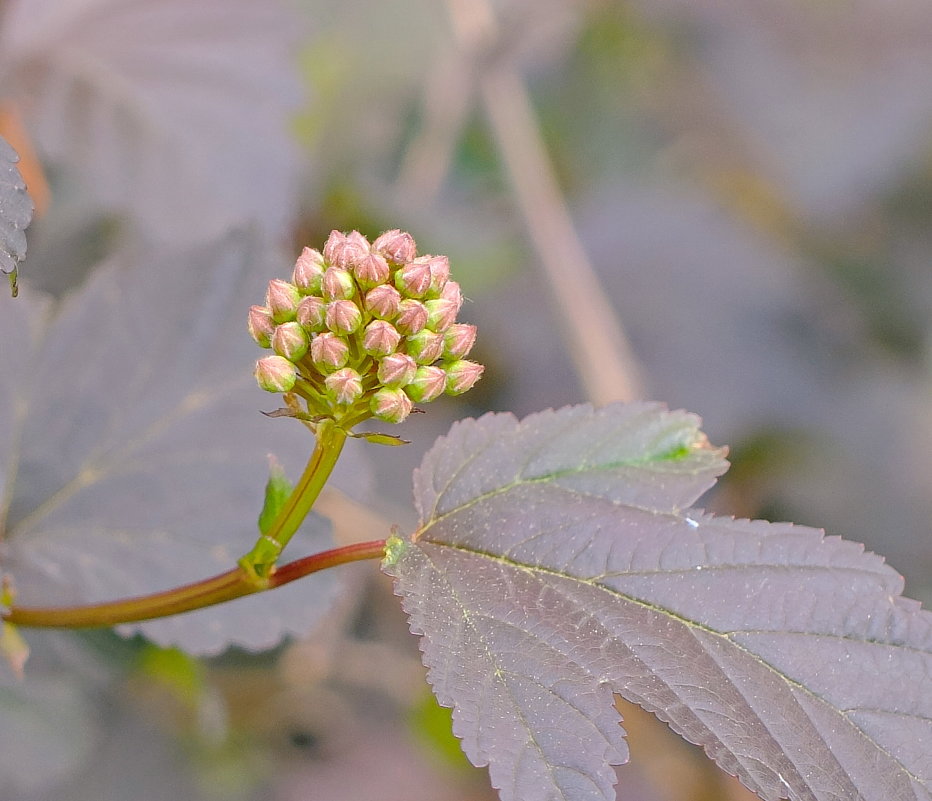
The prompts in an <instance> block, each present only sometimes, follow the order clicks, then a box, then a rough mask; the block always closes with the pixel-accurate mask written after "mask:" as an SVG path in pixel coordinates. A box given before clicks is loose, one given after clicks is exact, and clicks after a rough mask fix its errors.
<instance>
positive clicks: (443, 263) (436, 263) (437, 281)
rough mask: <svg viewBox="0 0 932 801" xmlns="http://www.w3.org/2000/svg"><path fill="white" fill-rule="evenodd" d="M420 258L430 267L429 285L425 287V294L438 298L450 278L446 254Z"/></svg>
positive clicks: (448, 261)
mask: <svg viewBox="0 0 932 801" xmlns="http://www.w3.org/2000/svg"><path fill="white" fill-rule="evenodd" d="M422 258H423V259H424V260H425V261H426V262H427V266H428V267H430V286H429V287H428V288H427V296H428V297H430V298H439V297H440V293H441V292H443V288H444V287H445V286H446V284H447V281H448V280H449V278H450V260H449V259H448V258H447V257H446V256H422Z"/></svg>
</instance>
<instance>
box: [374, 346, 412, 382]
mask: <svg viewBox="0 0 932 801" xmlns="http://www.w3.org/2000/svg"><path fill="white" fill-rule="evenodd" d="M416 371H417V364H416V363H415V361H414V359H412V358H411V357H410V356H408V355H407V354H405V353H390V354H389V355H388V356H386V357H385V358H384V359H382V360H380V361H379V369H378V372H377V375H378V379H379V383H380V384H382V386H386V387H403V386H404V385H405V384H409V383H410V382H411V379H413V378H414V373H415V372H416Z"/></svg>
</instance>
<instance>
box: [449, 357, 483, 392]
mask: <svg viewBox="0 0 932 801" xmlns="http://www.w3.org/2000/svg"><path fill="white" fill-rule="evenodd" d="M445 370H446V373H447V386H446V389H445V392H446V393H447V394H448V395H462V394H463V393H464V392H466V391H468V390H470V389H472V387H473V385H474V384H475V383H476V382H477V381H478V380H479V378H480V377H481V376H482V373H483V371H484V370H485V367H483V366H482V365H481V364H478V363H477V362H470V361H467V360H466V359H458V360H457V361H455V362H451V363H450V364H448V365H446V367H445Z"/></svg>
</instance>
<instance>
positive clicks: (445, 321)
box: [424, 298, 459, 333]
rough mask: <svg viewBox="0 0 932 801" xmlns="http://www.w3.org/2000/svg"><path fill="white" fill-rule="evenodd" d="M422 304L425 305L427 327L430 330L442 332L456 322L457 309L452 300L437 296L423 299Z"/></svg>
mask: <svg viewBox="0 0 932 801" xmlns="http://www.w3.org/2000/svg"><path fill="white" fill-rule="evenodd" d="M424 305H425V306H426V307H427V327H428V328H429V329H430V330H431V331H436V332H438V333H443V332H444V331H446V330H447V329H448V328H449V327H450V326H451V325H453V323H454V322H456V313H457V312H458V311H459V309H458V308H456V304H455V303H454V302H453V301H452V300H447V299H446V298H437V299H435V300H426V301H424Z"/></svg>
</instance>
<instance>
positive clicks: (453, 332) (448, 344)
mask: <svg viewBox="0 0 932 801" xmlns="http://www.w3.org/2000/svg"><path fill="white" fill-rule="evenodd" d="M475 342H476V326H474V325H469V324H467V323H454V324H453V325H451V326H450V327H449V328H448V329H447V330H446V331H444V332H443V355H444V357H445V358H449V359H462V358H463V357H464V356H465V355H466V354H467V353H469V351H471V350H472V346H473V345H474V344H475Z"/></svg>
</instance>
